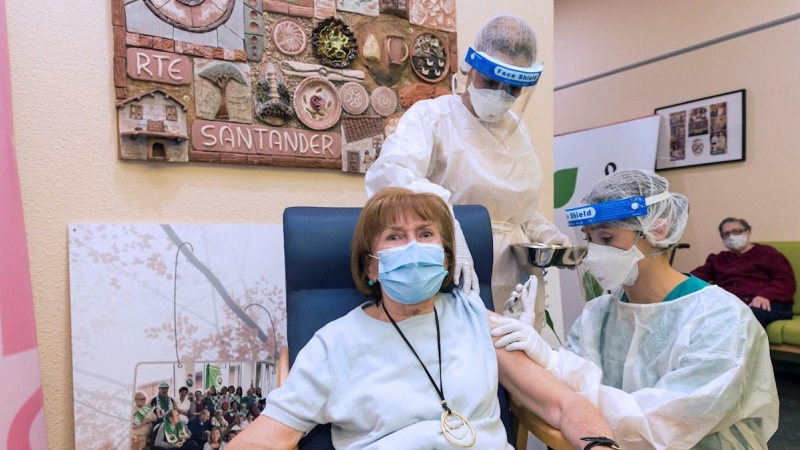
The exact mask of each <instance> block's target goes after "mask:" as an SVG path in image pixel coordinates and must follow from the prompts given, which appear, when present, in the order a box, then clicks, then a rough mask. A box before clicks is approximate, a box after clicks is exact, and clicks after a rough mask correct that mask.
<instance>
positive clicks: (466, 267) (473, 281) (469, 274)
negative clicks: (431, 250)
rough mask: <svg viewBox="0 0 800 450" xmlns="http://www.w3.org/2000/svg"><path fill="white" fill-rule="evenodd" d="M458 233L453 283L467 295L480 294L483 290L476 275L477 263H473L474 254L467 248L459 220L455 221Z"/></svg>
mask: <svg viewBox="0 0 800 450" xmlns="http://www.w3.org/2000/svg"><path fill="white" fill-rule="evenodd" d="M453 225H454V226H455V232H456V268H455V273H454V274H453V282H454V283H455V284H456V285H459V284H460V287H461V290H462V291H463V292H464V293H465V294H470V293H472V292H474V293H475V294H480V292H481V288H480V285H479V284H478V274H477V273H475V263H473V262H472V254H471V253H470V252H469V246H467V239H466V238H465V237H464V232H463V231H461V224H460V223H458V220H455V219H454V220H453Z"/></svg>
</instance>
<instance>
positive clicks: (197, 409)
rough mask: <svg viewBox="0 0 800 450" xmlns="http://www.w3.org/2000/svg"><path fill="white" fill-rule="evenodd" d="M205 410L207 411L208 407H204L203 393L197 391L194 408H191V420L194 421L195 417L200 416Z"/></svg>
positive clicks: (193, 402)
mask: <svg viewBox="0 0 800 450" xmlns="http://www.w3.org/2000/svg"><path fill="white" fill-rule="evenodd" d="M204 409H206V407H205V405H203V392H202V391H195V392H194V401H192V407H191V408H189V420H192V419H194V418H195V417H197V416H199V415H200V413H201V412H203V410H204Z"/></svg>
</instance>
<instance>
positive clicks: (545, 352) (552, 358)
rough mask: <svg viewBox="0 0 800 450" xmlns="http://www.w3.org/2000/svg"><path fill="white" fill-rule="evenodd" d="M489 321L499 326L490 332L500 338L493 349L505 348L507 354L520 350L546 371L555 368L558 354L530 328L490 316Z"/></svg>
mask: <svg viewBox="0 0 800 450" xmlns="http://www.w3.org/2000/svg"><path fill="white" fill-rule="evenodd" d="M489 320H490V321H492V322H493V323H495V324H498V325H499V326H498V327H497V328H495V329H493V330H492V336H495V337H497V336H502V337H501V338H500V339H498V340H497V342H495V344H494V346H495V347H497V348H501V347H505V349H506V351H509V352H511V351H514V350H522V351H524V352H525V354H526V355H528V358H530V359H532V360H533V362H535V363H536V364H539V365H540V366H542V367H544V368H545V369H547V370H553V369H554V368H555V367H556V364H558V360H559V355H558V352H556V351H554V350H553V349H552V348H550V345H548V344H547V342H545V340H544V339H542V337H541V336H539V333H537V332H536V331H535V330H534V329H533V327H532V326H530V325H526V324H524V323H522V322H520V321H519V320H515V319H510V318H507V317H497V316H492V317H490V318H489Z"/></svg>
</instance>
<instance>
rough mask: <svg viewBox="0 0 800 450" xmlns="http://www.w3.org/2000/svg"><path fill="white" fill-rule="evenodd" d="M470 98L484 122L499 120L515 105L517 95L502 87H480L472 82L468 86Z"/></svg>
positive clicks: (476, 112) (473, 107)
mask: <svg viewBox="0 0 800 450" xmlns="http://www.w3.org/2000/svg"><path fill="white" fill-rule="evenodd" d="M467 92H469V100H470V102H471V103H472V109H474V110H475V114H476V115H477V116H478V118H479V119H481V120H482V121H484V122H498V121H499V120H500V119H502V118H503V117H504V116H505V115H506V113H507V112H508V110H509V109H511V107H512V106H514V102H515V101H516V100H517V99H516V97H514V96H513V95H511V94H509V93H508V92H506V91H504V90H502V89H478V88H476V87H475V86H473V85H472V84H470V85H469V86H468V87H467Z"/></svg>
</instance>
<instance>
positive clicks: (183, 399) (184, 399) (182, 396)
mask: <svg viewBox="0 0 800 450" xmlns="http://www.w3.org/2000/svg"><path fill="white" fill-rule="evenodd" d="M178 394H179V397H178V400H177V401H176V402H175V406H176V408H177V409H178V413H179V414H180V417H181V422H183V423H184V424H187V423H189V410H190V409H192V398H191V397H189V388H187V387H186V386H183V387H181V388H180V389H178Z"/></svg>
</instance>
